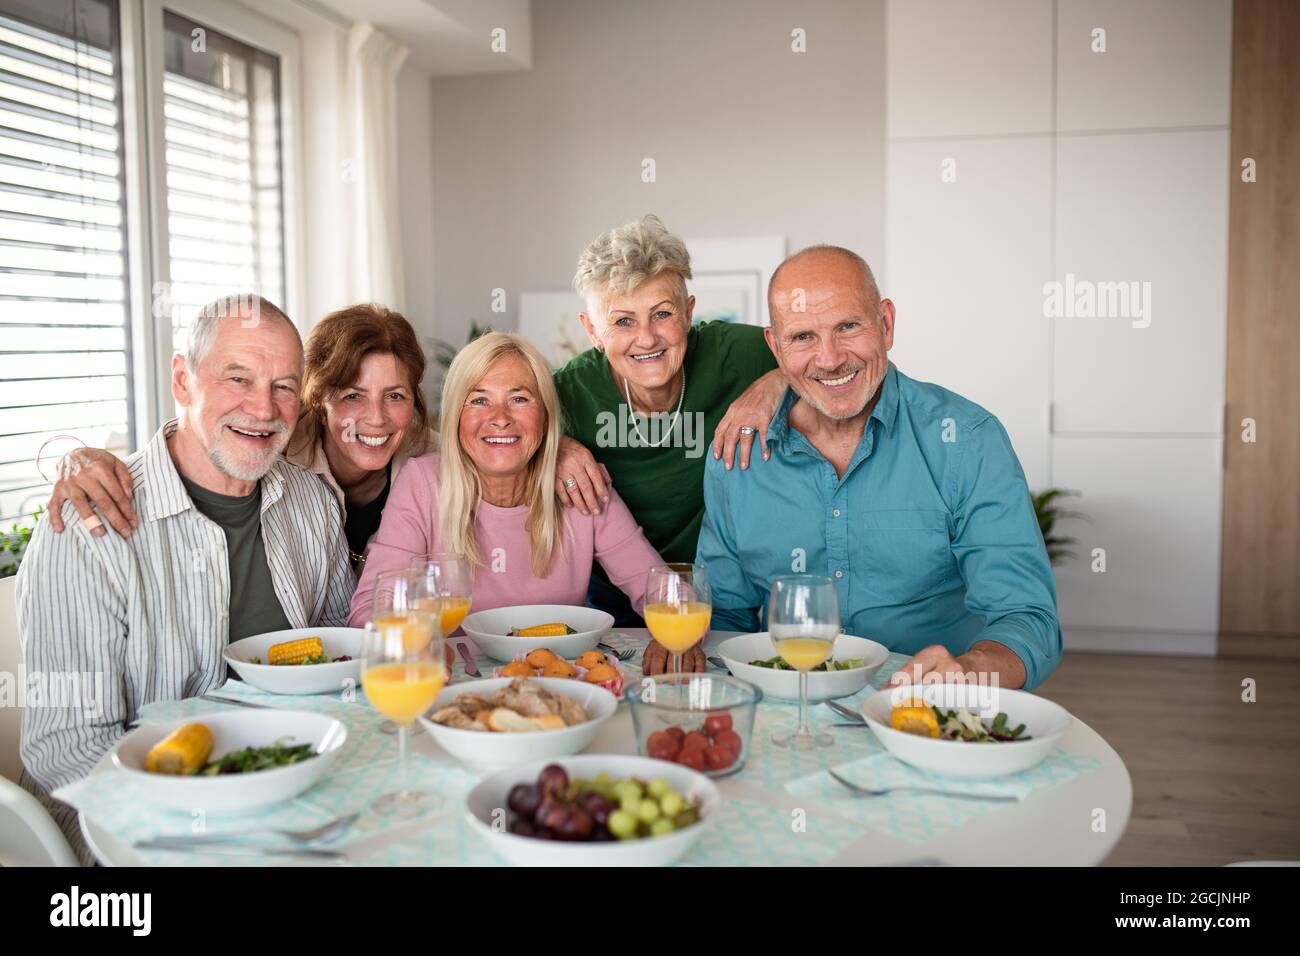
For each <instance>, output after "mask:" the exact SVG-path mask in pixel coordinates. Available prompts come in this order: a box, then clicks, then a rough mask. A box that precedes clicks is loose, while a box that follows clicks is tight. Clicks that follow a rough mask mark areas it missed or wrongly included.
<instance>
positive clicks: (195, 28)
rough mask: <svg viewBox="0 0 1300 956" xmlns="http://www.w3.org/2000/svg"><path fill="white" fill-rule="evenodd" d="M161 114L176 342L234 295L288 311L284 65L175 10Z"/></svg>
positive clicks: (169, 25)
mask: <svg viewBox="0 0 1300 956" xmlns="http://www.w3.org/2000/svg"><path fill="white" fill-rule="evenodd" d="M164 28H165V36H164V44H165V49H164V62H165V67H166V73H165V74H164V78H163V110H164V116H165V130H164V137H165V139H166V147H167V222H168V232H169V253H170V255H169V259H170V264H171V269H170V271H171V289H170V291H171V298H172V325H173V333H172V335H173V340H172V346H173V348H174V349H175V350H177V351H183V350H184V348H185V345H186V329H187V327H188V325H189V324H190V321H191V320H192V319H193V316H194V315H195V313H196V312H197V311H198V310H199V309H200V308H201V307H202V306H203V305H205V304H206V303H208V302H211V301H212V300H213V299H215V298H217V297H219V296H222V295H226V294H228V293H232V292H256V293H258V294H259V295H262V296H265V297H266V298H267V299H270V300H271V301H272V302H274V303H275V304H277V305H279V306H280V307H282V308H283V307H284V248H283V229H282V220H283V217H282V196H281V168H280V167H281V163H280V92H279V87H280V64H279V59H278V58H277V57H276V56H274V55H272V54H270V53H266V52H264V51H262V50H258V49H255V48H253V47H250V46H247V45H246V44H243V43H240V42H238V41H236V40H233V39H231V38H230V37H227V36H224V35H222V34H220V33H218V32H217V31H215V30H211V29H209V28H207V27H205V26H204V25H202V24H200V23H195V22H192V21H190V20H187V19H185V18H184V17H180V16H177V15H176V14H173V13H167V14H165V17H164Z"/></svg>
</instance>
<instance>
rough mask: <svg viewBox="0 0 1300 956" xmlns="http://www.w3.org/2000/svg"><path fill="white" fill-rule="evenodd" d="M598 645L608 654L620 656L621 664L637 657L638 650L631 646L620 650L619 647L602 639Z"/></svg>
mask: <svg viewBox="0 0 1300 956" xmlns="http://www.w3.org/2000/svg"><path fill="white" fill-rule="evenodd" d="M596 646H597V647H598V648H600V649H601V650H602V651H604V652H605V653H607V654H613V655H614V656H615V657H617V658H618V661H619V663H620V664H622V663H625V662H626V661H630V660H631V659H632V658H634V657H636V651H635V650H633V649H632V648H630V647H629V648H628V649H627V650H623V651H620V650H619V649H618V648H616V647H614V646H613V645H611V644H606V643H605V642H604V641H601V642H600V643H599V644H597V645H596Z"/></svg>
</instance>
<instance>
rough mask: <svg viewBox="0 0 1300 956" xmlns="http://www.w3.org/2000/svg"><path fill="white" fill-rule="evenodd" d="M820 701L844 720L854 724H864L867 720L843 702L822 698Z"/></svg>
mask: <svg viewBox="0 0 1300 956" xmlns="http://www.w3.org/2000/svg"><path fill="white" fill-rule="evenodd" d="M822 703H823V704H825V705H826V706H827V707H829V708H830V709H831V710H833V711H835V713H837V714H839V715H840V716H841V717H843V718H845V719H846V720H851V721H853V722H854V723H855V724H865V723H866V722H867V721H866V719H865V718H864V717H863V716H862V715H861V714H859V713H858V712H857V711H855V710H849V708H847V707H845V706H844V705H843V704H838V703H836V702H835V701H833V700H824V701H822Z"/></svg>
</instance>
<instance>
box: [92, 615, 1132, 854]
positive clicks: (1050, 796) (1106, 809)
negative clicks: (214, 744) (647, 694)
mask: <svg viewBox="0 0 1300 956" xmlns="http://www.w3.org/2000/svg"><path fill="white" fill-rule="evenodd" d="M618 633H619V635H620V636H622V637H624V638H630V639H632V640H633V641H637V642H640V643H641V644H644V642H646V641H648V640H649V632H648V631H646V630H645V629H634V628H621V629H619V631H618ZM732 636H734V633H733V632H728V631H714V632H710V634H709V636H708V637H707V638H706V639H705V651H706V653H708V654H713V653H714V652H715V650H716V648H717V646H718V644H720V643H721V642H722V641H724V640H726V639H727V638H729V637H732ZM475 659H476V663H477V664H478V667H479V669H480V671H481V672H482V675H483V676H489V675H490V671H491V668H492V666H493V663H492V662H491V661H489V660H487V659H486V658H484V657H482V656H481V654H475ZM639 659H640V658H639V655H638V657H637V661H639ZM458 673H459V666H458ZM638 674H639V671H638ZM462 679H463V678H462ZM766 706H767V705H766V704H761V705H760V707H766ZM814 717H815V719H817V720H819V721H820V722H821V723H823V724H827V723H832V722H835V721H837V720H838V719H839V718H837V717H835V716H834V715H833V713H832V712H831V711H830V710H829V709H826V708H823V707H816V708H815V710H814ZM763 732H767V731H766V730H763V729H759V728H756V729H755V731H754V733H755V734H756V735H757V734H758V733H763ZM834 733H835V734H869V733H871V731H870V730H868V729H865V728H854V727H845V728H834ZM411 744H412V747H411V752H412V753H413V754H423V755H424V756H426V757H427V758H429V759H430V760H432V761H436V762H442V763H446V764H449V765H455V766H457V767H461V766H462V765H460V764H458V763H457V762H456V761H455V760H454V758H452V757H451V756H449V755H448V754H446V753H445V752H443V751H442V749H441V748H440V747H439V746H438V745H437V744H436V743H435V742H434V741H433V739H432V738H431V737H430V736H429V735H428V734H425V733H420V734H418V735H416V736H414V737H412V739H411ZM1058 747H1059V749H1060V750H1061V751H1064V753H1066V754H1069V755H1072V756H1077V757H1081V758H1092V759H1093V760H1095V761H1097V764H1098V765H1097V767H1096V769H1093V770H1091V771H1089V772H1087V773H1081V774H1079V775H1078V776H1076V777H1074V778H1073V779H1068V780H1065V781H1063V782H1060V783H1057V784H1055V785H1052V786H1049V787H1045V788H1043V789H1040V790H1036V791H1035V792H1032V793H1029V794H1028V795H1027V796H1025V797H1023V798H1022V799H1020V800H1019V801H1017V802H1016V803H1014V804H1012V805H1007V806H1005V807H999V808H997V809H996V810H995V811H993V812H988V813H985V814H983V815H979V816H974V817H972V818H970V819H967V820H965V821H964V822H963V823H962V824H961V825H960V826H956V827H953V828H949V829H943V830H940V831H939V832H936V833H935V834H934V835H933V836H932V837H930V838H929V839H927V840H925V841H923V842H916V841H913V840H905V839H900V838H898V837H897V836H894V835H891V834H890V833H887V832H882V831H880V830H876V829H862V830H855V831H853V832H854V838H852V839H850V840H848V841H846V842H845V843H843V845H841V846H839V847H838V848H837V850H836V852H834V854H833V855H832V856H830V857H829V858H826V859H823V860H819V861H818V862H820V863H822V864H827V865H839V866H890V865H950V866H1057V865H1060V866H1090V865H1095V864H1099V863H1101V862H1102V861H1103V860H1104V859H1105V858H1106V856H1107V855H1108V854H1109V853H1110V851H1111V850H1112V848H1114V846H1115V844H1116V843H1117V842H1118V841H1119V839H1120V837H1121V836H1122V835H1123V833H1124V830H1125V828H1126V827H1127V825H1128V821H1129V816H1130V814H1131V811H1132V804H1133V786H1132V781H1131V780H1130V778H1129V774H1128V770H1127V769H1126V768H1125V766H1124V763H1123V761H1122V760H1121V759H1120V757H1119V755H1118V754H1116V753H1115V751H1114V749H1112V748H1111V746H1110V745H1109V744H1107V743H1106V741H1105V740H1103V739H1102V738H1101V736H1100V735H1098V734H1097V732H1096V731H1094V730H1093V729H1092V728H1091V727H1089V726H1088V725H1087V724H1085V723H1084V722H1083V721H1081V720H1079V719H1078V718H1077V717H1076V718H1075V719H1074V722H1073V724H1072V726H1071V727H1070V729H1069V730H1068V731H1067V732H1066V733H1065V735H1064V736H1063V737H1062V738H1061V740H1060V741H1059V744H1058ZM753 749H754V748H753V747H752V746H751V757H750V759H751V761H752V760H753V759H754V756H753V754H752V751H753ZM585 752H586V753H595V754H598V753H610V754H634V753H636V739H635V735H634V733H633V728H632V718H631V714H630V708H629V706H628V704H627V703H626V702H623V703H622V704H621V705H620V706H619V709H618V712H617V713H616V714H615V715H614V716H613V717H612V718H611V719H610V720H609V721H608V722H607V723H606V724H605V726H604V727H603V728H602V730H601V732H600V734H599V735H598V736H597V737H596V739H595V740H594V741H593V742H592V744H591V745H590V746H589V747H588V748H587V750H586V751H585ZM114 772H115V771H114V769H113V768H112V766H111V764H110V763H109V761H108V760H107V759H105V760H103V761H101V762H100V763H99V765H98V766H97V767H96V769H95V771H94V773H95V774H104V775H107V774H112V773H114ZM715 782H716V783H717V786H718V789H719V791H720V793H721V795H722V797H723V798H724V800H725V799H728V798H733V799H735V800H738V801H756V802H759V803H765V804H770V805H772V806H774V807H779V808H781V809H782V810H783V811H785V812H788V813H794V812H797V811H798V810H799V808H800V806H801V801H799V800H797V799H795V798H794V797H793V796H791V794H790V793H789V792H787V791H786V790H785V789H784V788H782V787H771V786H763V785H762V784H761V782H760V781H758V780H757V779H756V778H755V777H754V775H752V774H750V775H747V774H746V773H745V772H743V771H742V772H741V773H739V774H736V775H734V776H729V777H722V778H719V779H717V780H716V781H715ZM103 783H104V784H105V785H110V784H111V778H110V777H107V776H105V777H104V778H103ZM456 809H457V812H451V813H446V814H443V815H439V816H436V817H433V818H425V819H417V820H414V821H411V822H410V823H409V824H403V825H401V826H398V827H395V828H392V829H388V830H385V831H383V832H381V833H378V834H376V835H374V836H372V837H367V838H362V839H357V840H352V841H348V842H345V843H344V844H342V845H341V846H340V847H339V849H341V850H343V851H344V852H345V853H346V854H347V856H348V858H349V860H353V859H355V860H356V861H362V860H367V859H371V860H372V859H374V858H375V854H376V852H378V851H382V850H383V849H384V848H385V847H390V846H396V845H398V844H400V843H402V841H409V840H411V838H412V836H413V834H416V833H419V832H420V831H422V830H427V829H429V828H464V829H465V830H468V829H469V824H468V823H467V822H466V821H465V819H464V817H463V814H462V813H460V812H459V808H456ZM81 830H82V833H83V835H84V836H85V838H86V840H87V843H88V844H89V846H90V848H91V850H92V852H93V853H94V855H95V857H96V858H97V859H98V860H99V862H101V863H102V864H104V865H107V866H142V865H147V862H146V861H145V860H144V859H143V858H142V857H141V855H140V854H139V853H137V852H136V851H135V850H133V849H132V847H131V846H129V845H127V844H126V843H125V842H123V841H122V840H120V839H118V837H117V836H115V835H114V833H113V832H111V831H110V830H108V829H106V828H104V827H103V826H100V825H99V824H97V823H96V822H95V821H94V820H93V819H89V818H88V817H87V816H86V815H85V814H84V813H83V814H81ZM859 834H860V835H859ZM470 836H471V838H473V835H472V834H471V835H470ZM259 859H260V860H261V861H263V862H265V863H267V864H268V865H285V864H290V865H311V864H310V861H304V860H301V859H298V858H283V859H279V860H277V859H276V858H273V857H269V856H268V857H265V858H259ZM248 862H250V863H257V862H259V860H249V861H248ZM415 862H421V861H415ZM423 862H426V863H428V864H433V863H436V862H438V861H437V860H435V859H429V860H427V861H423ZM502 862H503V863H504V861H502ZM778 862H779V861H778Z"/></svg>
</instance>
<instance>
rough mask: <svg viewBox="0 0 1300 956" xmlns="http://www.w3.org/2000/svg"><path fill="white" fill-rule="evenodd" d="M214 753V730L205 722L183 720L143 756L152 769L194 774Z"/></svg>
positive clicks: (157, 771)
mask: <svg viewBox="0 0 1300 956" xmlns="http://www.w3.org/2000/svg"><path fill="white" fill-rule="evenodd" d="M211 753H212V731H211V730H209V729H208V728H207V726H206V725H205V724H181V725H180V726H179V727H177V728H176V729H175V730H173V731H172V732H171V733H170V734H168V735H167V736H166V737H164V738H163V739H162V740H160V741H158V743H156V744H154V745H153V747H152V748H151V749H150V751H149V753H148V754H146V755H145V758H144V769H145V770H148V771H149V772H150V773H170V774H191V773H194V772H195V771H196V770H198V769H199V768H200V767H202V766H203V765H204V764H205V763H207V762H208V755H209V754H211Z"/></svg>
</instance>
